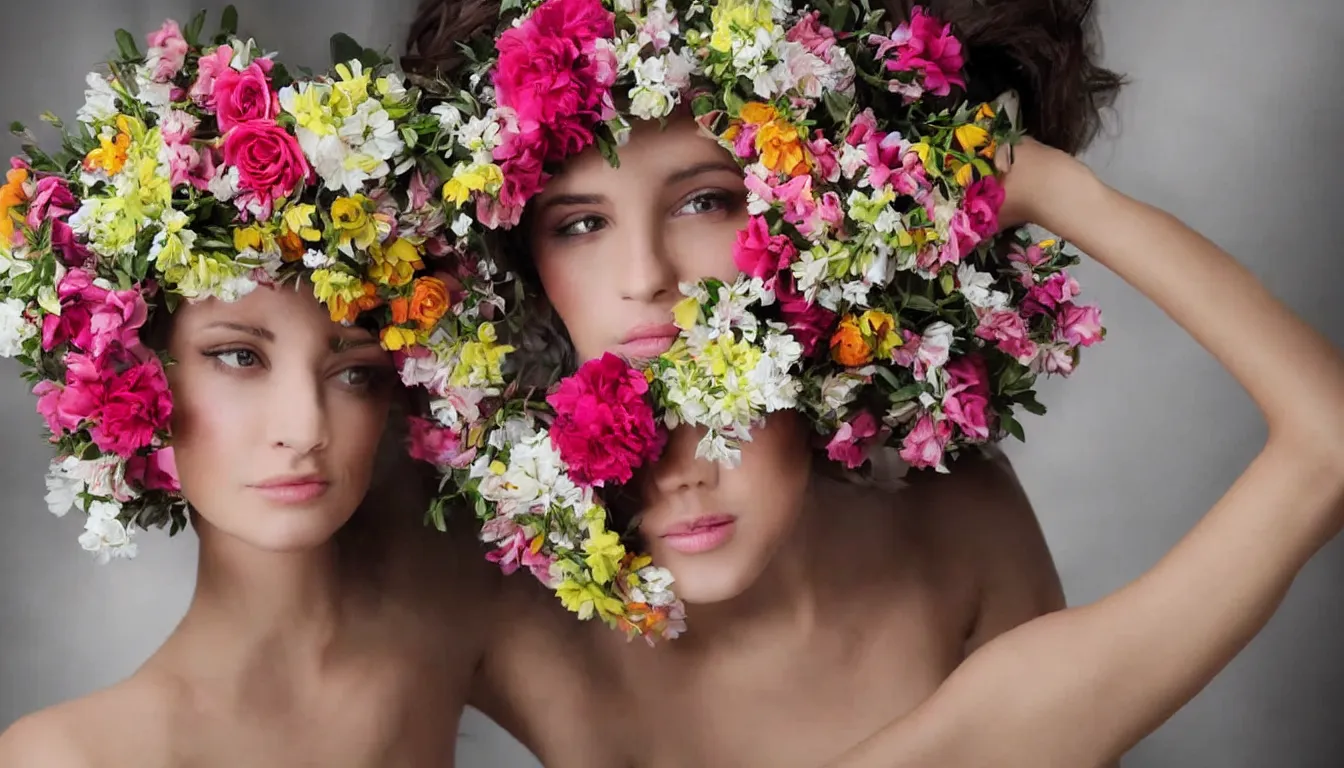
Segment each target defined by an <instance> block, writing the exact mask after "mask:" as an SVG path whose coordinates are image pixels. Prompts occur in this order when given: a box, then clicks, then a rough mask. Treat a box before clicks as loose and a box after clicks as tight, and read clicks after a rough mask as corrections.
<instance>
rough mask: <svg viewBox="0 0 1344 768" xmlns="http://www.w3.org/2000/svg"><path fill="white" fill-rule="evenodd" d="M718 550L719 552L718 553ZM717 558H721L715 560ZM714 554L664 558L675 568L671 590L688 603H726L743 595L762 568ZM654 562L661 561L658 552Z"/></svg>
mask: <svg viewBox="0 0 1344 768" xmlns="http://www.w3.org/2000/svg"><path fill="white" fill-rule="evenodd" d="M716 554H717V553H716ZM715 559H718V560H719V562H713V560H715ZM724 560H725V559H724V558H714V557H713V556H712V555H695V556H692V557H689V558H688V557H686V556H684V555H683V556H680V557H678V556H671V557H666V558H664V559H663V561H662V563H661V564H662V565H664V566H665V567H666V568H667V569H668V570H669V571H671V572H672V578H673V579H675V581H673V582H672V591H673V592H674V593H676V595H677V597H679V598H681V600H682V602H684V603H686V604H687V605H709V604H712V603H723V602H727V601H729V600H732V599H734V598H736V597H739V596H741V595H742V593H743V592H746V591H747V590H748V589H750V588H751V586H752V585H753V584H755V583H756V579H757V577H758V576H759V575H760V569H759V568H749V567H746V566H745V564H743V563H740V562H725V561H724ZM654 564H655V565H657V564H659V562H658V558H657V557H656V556H655V559H654Z"/></svg>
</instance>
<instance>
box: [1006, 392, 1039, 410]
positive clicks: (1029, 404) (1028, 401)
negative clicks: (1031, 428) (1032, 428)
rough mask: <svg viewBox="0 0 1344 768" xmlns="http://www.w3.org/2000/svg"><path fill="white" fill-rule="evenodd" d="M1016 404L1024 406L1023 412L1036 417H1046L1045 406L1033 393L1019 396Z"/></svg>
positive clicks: (1024, 393)
mask: <svg viewBox="0 0 1344 768" xmlns="http://www.w3.org/2000/svg"><path fill="white" fill-rule="evenodd" d="M1014 402H1016V403H1017V404H1018V405H1020V406H1022V410H1024V411H1026V412H1027V413H1030V414H1033V415H1036V416H1044V415H1045V406H1044V405H1042V404H1041V402H1040V401H1039V400H1037V399H1036V395H1035V393H1033V392H1023V393H1022V394H1021V395H1018V396H1017V398H1016V399H1015V401H1014Z"/></svg>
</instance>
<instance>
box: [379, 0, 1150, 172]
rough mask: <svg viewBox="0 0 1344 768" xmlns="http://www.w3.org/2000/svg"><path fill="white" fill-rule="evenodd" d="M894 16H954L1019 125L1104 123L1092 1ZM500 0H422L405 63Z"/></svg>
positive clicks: (1065, 140)
mask: <svg viewBox="0 0 1344 768" xmlns="http://www.w3.org/2000/svg"><path fill="white" fill-rule="evenodd" d="M877 4H879V5H881V6H882V7H884V8H886V10H887V12H888V13H889V14H891V16H892V17H893V18H894V19H905V18H909V14H910V10H911V8H912V7H913V6H915V5H923V6H925V7H926V8H927V9H928V10H929V12H930V13H932V14H933V15H935V16H937V17H939V18H942V19H944V20H946V21H948V22H951V23H952V25H953V30H954V32H955V33H956V34H957V36H958V37H960V38H961V40H962V42H963V43H964V45H965V47H966V57H967V69H968V74H969V76H970V91H971V92H970V94H969V96H970V97H971V98H973V99H975V100H990V99H993V98H994V97H995V96H997V95H998V94H1000V93H1002V92H1003V91H1006V90H1009V89H1012V90H1016V91H1017V93H1018V96H1019V98H1020V99H1021V104H1022V116H1023V127H1024V128H1025V129H1026V131H1027V132H1028V133H1029V134H1031V135H1032V136H1033V137H1035V138H1036V139H1038V140H1040V141H1042V142H1044V143H1046V144H1049V145H1051V146H1053V147H1057V148H1059V149H1062V150H1064V151H1066V152H1069V153H1070V154H1076V153H1078V152H1080V151H1082V150H1083V149H1084V148H1086V147H1087V145H1088V144H1089V143H1091V141H1092V139H1093V138H1095V137H1096V135H1097V133H1098V131H1099V130H1100V128H1101V122H1102V121H1101V114H1102V112H1103V111H1104V110H1106V109H1107V108H1109V107H1110V106H1111V105H1112V103H1113V102H1114V100H1115V96H1116V94H1117V93H1118V92H1119V90H1120V87H1121V85H1123V83H1124V78H1123V77H1122V76H1121V75H1119V74H1117V73H1115V72H1112V71H1111V70H1109V69H1106V68H1105V67H1103V66H1102V65H1101V63H1100V61H1099V60H1098V59H1099V50H1098V45H1097V42H1098V41H1097V34H1096V25H1095V18H1094V16H1093V13H1092V0H877ZM498 16H499V2H498V0H422V2H421V4H420V10H419V12H418V14H417V16H416V19H415V21H414V22H413V23H412V24H411V30H410V34H409V35H408V37H407V45H406V50H407V53H406V55H405V57H403V59H402V66H403V67H404V68H405V69H406V70H407V71H408V72H412V73H415V74H421V75H433V74H435V73H444V74H452V73H454V72H456V70H457V69H458V68H459V67H461V66H463V64H464V63H465V62H466V58H465V57H464V56H463V55H462V52H461V51H460V50H459V49H458V44H459V43H466V42H468V41H469V40H471V39H472V38H475V37H478V36H480V35H489V34H492V33H493V32H494V31H495V26H496V22H497V19H498Z"/></svg>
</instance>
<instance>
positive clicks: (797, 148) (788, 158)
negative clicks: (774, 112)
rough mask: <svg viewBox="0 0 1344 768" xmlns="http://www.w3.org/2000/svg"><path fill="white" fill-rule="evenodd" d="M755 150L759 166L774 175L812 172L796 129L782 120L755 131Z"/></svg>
mask: <svg viewBox="0 0 1344 768" xmlns="http://www.w3.org/2000/svg"><path fill="white" fill-rule="evenodd" d="M756 149H757V151H759V152H760V153H761V164H762V165H764V166H765V167H766V168H768V169H770V170H771V171H773V172H775V173H784V174H788V175H789V176H802V175H804V174H806V173H810V172H811V171H812V163H811V161H810V159H809V158H808V155H807V148H806V147H804V146H803V142H802V141H801V136H799V134H798V129H797V128H796V127H794V126H793V125H791V124H790V123H788V122H787V121H784V120H771V121H770V122H768V123H766V124H765V125H762V126H761V127H760V129H759V130H757V131H756Z"/></svg>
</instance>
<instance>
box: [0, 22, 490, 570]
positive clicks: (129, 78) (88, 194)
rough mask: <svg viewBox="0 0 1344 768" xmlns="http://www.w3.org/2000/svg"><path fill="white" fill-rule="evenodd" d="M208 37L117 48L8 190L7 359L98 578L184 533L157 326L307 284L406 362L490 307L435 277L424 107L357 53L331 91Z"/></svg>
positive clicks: (28, 141)
mask: <svg viewBox="0 0 1344 768" xmlns="http://www.w3.org/2000/svg"><path fill="white" fill-rule="evenodd" d="M204 21H205V15H204V13H202V14H201V15H199V16H197V17H196V18H195V19H193V21H192V22H191V23H190V24H188V25H187V27H186V28H185V29H183V28H181V27H180V26H179V25H178V24H177V23H176V22H173V21H169V22H166V23H165V24H164V25H163V26H162V27H161V28H160V29H158V30H157V31H155V32H153V33H152V34H150V35H149V36H148V43H149V48H148V51H147V52H146V53H144V54H142V53H140V51H139V50H138V49H137V47H136V44H135V41H134V39H133V38H132V37H131V35H129V34H128V33H126V32H125V31H118V33H117V42H118V47H119V49H120V50H119V55H118V57H117V58H116V59H115V60H113V61H111V62H110V63H109V66H108V69H109V73H107V74H103V73H99V72H94V73H91V74H90V75H89V76H88V78H87V91H86V101H85V104H84V106H83V108H81V109H80V110H79V113H78V123H77V125H75V126H74V127H73V128H72V129H70V130H66V129H65V126H64V125H63V124H62V123H61V121H60V120H58V119H57V118H56V117H55V116H52V115H46V116H44V119H45V120H47V122H50V123H52V124H53V125H55V126H56V127H57V128H58V129H60V130H61V131H62V134H63V143H62V151H61V152H60V153H58V154H55V155H49V154H47V153H45V152H43V151H42V150H41V149H39V148H38V145H37V142H36V140H35V139H34V138H33V137H32V136H31V134H28V133H27V132H26V131H24V130H23V129H22V127H21V126H20V127H19V128H17V129H16V130H17V132H18V133H19V135H20V136H21V137H22V138H23V139H24V140H25V146H24V150H25V154H26V158H15V159H14V160H13V161H12V163H11V165H12V168H11V170H10V171H9V173H8V177H7V179H8V180H7V183H5V185H4V186H3V188H0V354H3V355H4V356H7V357H15V358H17V359H18V360H19V361H20V362H21V363H22V364H23V365H24V366H25V368H26V369H27V370H26V374H25V375H26V377H27V378H28V379H29V380H30V381H32V382H33V383H34V384H35V386H34V393H35V394H36V395H37V396H38V404H37V407H38V411H40V412H41V414H42V416H43V417H44V418H45V419H46V422H47V426H48V428H49V430H50V438H51V442H53V443H54V444H55V446H56V454H57V456H56V458H55V460H54V461H53V463H52V465H51V471H50V474H49V476H48V478H47V488H48V494H47V502H48V504H49V506H50V509H51V511H52V512H53V513H55V514H57V515H64V514H66V513H67V512H68V511H69V510H70V509H72V508H79V509H81V510H82V511H84V512H86V513H87V514H88V521H87V523H86V527H85V531H84V533H83V535H82V536H81V537H80V543H81V544H82V545H83V547H84V548H85V549H87V550H90V551H92V552H95V553H97V555H98V557H99V559H100V560H102V561H103V562H106V561H108V560H110V559H113V558H122V557H131V556H133V555H134V554H135V552H136V546H137V545H136V543H135V540H134V534H135V531H136V529H137V528H147V527H150V526H156V527H161V526H164V525H170V526H171V529H170V530H171V532H173V533H176V532H177V531H178V530H180V529H181V528H183V527H184V526H185V524H186V509H187V507H186V503H185V501H184V500H183V499H182V498H181V496H180V494H179V486H178V481H177V477H176V470H175V466H174V462H173V455H172V448H171V436H170V435H169V423H170V417H171V414H172V399H171V397H170V396H169V391H168V386H167V382H166V379H165V376H164V366H165V365H166V364H168V363H169V362H170V361H169V360H168V359H167V357H166V355H164V354H163V353H162V352H161V351H155V350H151V349H150V348H148V347H147V346H146V345H145V343H143V342H142V338H141V336H142V333H143V332H144V330H145V328H146V323H147V321H148V320H149V318H150V315H151V314H152V313H155V312H160V311H171V310H172V309H173V308H174V307H176V306H177V305H178V304H179V302H181V301H183V300H186V301H196V300H202V299H206V298H209V297H215V298H219V299H222V300H226V301H230V300H234V299H237V298H238V297H241V296H243V295H245V294H247V293H248V292H249V291H251V290H253V289H254V288H256V287H257V286H258V285H260V284H280V283H282V282H285V281H291V280H296V279H298V278H300V277H304V278H306V279H307V280H308V281H310V282H311V284H312V286H313V290H314V294H315V296H316V298H317V299H318V300H320V301H322V302H323V303H325V305H326V306H327V308H328V309H329V310H330V314H331V317H332V319H333V320H336V321H341V322H344V323H354V322H360V323H366V324H368V325H369V326H370V327H371V329H373V330H376V331H378V332H379V333H380V334H381V338H382V342H383V345H384V346H385V347H387V348H389V349H399V348H402V347H404V346H405V345H406V344H408V343H414V342H415V340H416V339H418V338H421V337H424V336H426V335H427V334H428V333H429V331H430V329H432V328H434V327H436V326H438V325H440V324H442V323H444V322H446V321H445V317H446V316H449V315H453V314H466V315H471V314H472V313H473V312H474V311H475V305H474V304H470V303H464V302H463V301H462V300H461V299H460V297H459V298H454V297H452V296H450V295H449V291H448V287H447V286H446V285H445V284H444V283H443V282H442V281H441V280H439V279H438V278H436V277H432V276H430V275H429V268H428V267H427V266H426V260H427V259H430V258H432V257H433V255H434V254H435V252H436V250H437V251H438V252H442V247H443V242H444V236H443V233H442V232H443V229H444V226H445V223H444V221H443V218H442V209H441V207H440V206H439V205H437V203H436V202H433V201H431V197H432V194H431V192H430V189H429V187H428V186H426V184H425V183H424V179H423V177H422V176H420V174H419V172H418V171H416V170H415V166H416V157H417V147H418V145H419V144H420V133H421V132H422V131H424V132H428V134H429V135H430V136H431V137H432V135H433V134H434V133H435V132H436V131H437V121H436V120H435V119H434V118H433V117H432V116H430V115H428V114H426V113H425V112H424V111H423V110H420V109H418V103H419V97H420V96H419V89H415V88H407V87H406V86H405V84H404V82H403V80H402V78H401V77H400V76H399V75H398V74H396V73H395V72H393V71H392V70H391V68H390V67H389V65H388V61H387V60H386V59H385V58H383V57H382V56H380V55H379V54H377V53H376V52H373V51H368V50H361V49H360V48H359V47H358V46H355V45H353V41H351V40H349V39H348V38H344V37H338V38H337V39H336V40H335V43H336V46H335V47H336V49H337V52H338V53H340V54H341V55H340V56H339V58H338V60H341V61H343V62H344V63H342V64H340V65H338V66H336V68H335V73H334V74H333V75H331V76H315V75H308V76H305V77H304V78H302V79H298V80H295V79H293V78H291V76H290V75H289V74H288V73H287V72H286V71H285V68H284V67H283V66H282V65H281V64H278V63H275V62H274V61H273V60H272V58H271V57H270V56H266V55H262V53H261V51H260V50H259V49H258V48H257V46H256V45H255V44H254V43H253V42H252V41H251V40H248V41H246V42H244V41H242V40H240V39H238V38H237V37H236V36H235V29H236V23H237V17H236V14H235V13H234V11H233V9H232V8H231V7H230V8H229V9H226V10H225V12H224V18H223V20H222V24H221V29H220V31H219V33H218V34H216V35H214V36H213V37H212V38H208V39H203V38H202V36H201V30H202V27H203V25H204ZM480 293H481V292H477V293H476V294H473V295H480Z"/></svg>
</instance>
